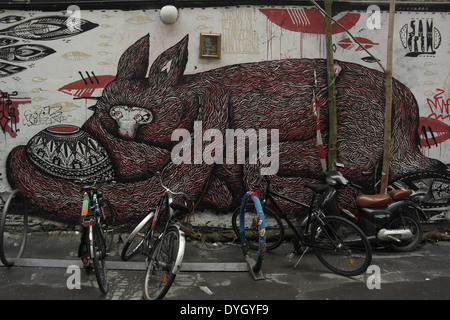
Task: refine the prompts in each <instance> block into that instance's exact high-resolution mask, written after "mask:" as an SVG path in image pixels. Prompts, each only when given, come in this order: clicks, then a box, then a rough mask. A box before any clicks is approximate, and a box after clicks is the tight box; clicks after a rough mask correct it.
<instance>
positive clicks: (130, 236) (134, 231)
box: [127, 211, 155, 241]
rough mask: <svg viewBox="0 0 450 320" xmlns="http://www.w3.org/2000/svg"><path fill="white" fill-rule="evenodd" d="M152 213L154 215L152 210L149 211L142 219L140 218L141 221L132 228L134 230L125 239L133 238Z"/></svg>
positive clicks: (151, 216)
mask: <svg viewBox="0 0 450 320" xmlns="http://www.w3.org/2000/svg"><path fill="white" fill-rule="evenodd" d="M154 215H155V212H154V211H152V212H150V213H149V214H148V215H147V216H146V217H145V218H144V219H142V221H141V222H139V224H138V225H137V226H136V228H134V230H133V231H132V232H131V233H130V235H129V236H128V238H127V241H128V240H131V239H133V238H134V237H135V236H136V234H137V233H138V232H139V231H140V230H141V229H142V228H143V227H144V225H145V224H146V223H147V222H148V221H149V220H150V219H152V218H153V216H154Z"/></svg>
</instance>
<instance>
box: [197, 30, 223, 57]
mask: <svg viewBox="0 0 450 320" xmlns="http://www.w3.org/2000/svg"><path fill="white" fill-rule="evenodd" d="M220 48H221V34H220V33H200V58H213V59H220Z"/></svg>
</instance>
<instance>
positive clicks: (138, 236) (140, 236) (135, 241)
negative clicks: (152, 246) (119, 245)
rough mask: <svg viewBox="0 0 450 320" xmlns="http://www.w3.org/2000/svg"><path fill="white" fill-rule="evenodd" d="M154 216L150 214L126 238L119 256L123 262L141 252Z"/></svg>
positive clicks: (152, 213)
mask: <svg viewBox="0 0 450 320" xmlns="http://www.w3.org/2000/svg"><path fill="white" fill-rule="evenodd" d="M154 214H155V213H154V212H150V213H149V214H148V215H147V216H146V217H145V218H144V219H143V220H142V221H141V222H140V223H139V224H138V225H137V226H136V228H134V230H133V231H132V232H131V233H130V235H129V236H128V238H127V241H126V242H125V245H124V246H123V249H122V253H121V255H120V257H121V258H122V260H123V261H127V260H129V259H131V258H132V257H133V256H134V255H135V254H136V253H138V252H139V251H140V250H141V248H142V244H143V243H144V238H145V236H146V234H147V232H148V230H149V229H150V227H151V226H152V223H153V216H154Z"/></svg>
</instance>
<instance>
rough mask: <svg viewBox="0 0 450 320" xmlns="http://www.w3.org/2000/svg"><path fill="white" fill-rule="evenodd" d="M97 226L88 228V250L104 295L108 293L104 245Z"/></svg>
mask: <svg viewBox="0 0 450 320" xmlns="http://www.w3.org/2000/svg"><path fill="white" fill-rule="evenodd" d="M101 232H102V231H101V230H100V228H99V226H98V225H96V224H95V225H90V226H89V250H90V255H91V258H92V260H93V261H94V271H95V277H96V278H97V283H98V287H99V289H100V291H101V292H102V293H103V294H106V292H107V291H108V281H107V278H106V265H105V257H106V245H105V240H104V238H103V235H102V234H101Z"/></svg>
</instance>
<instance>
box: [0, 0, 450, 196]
mask: <svg viewBox="0 0 450 320" xmlns="http://www.w3.org/2000/svg"><path fill="white" fill-rule="evenodd" d="M333 18H334V19H335V20H337V21H338V22H339V23H341V24H342V25H344V26H345V27H346V28H347V29H348V30H349V31H350V32H351V33H352V35H353V36H354V37H356V39H358V41H359V42H361V43H362V45H363V46H364V47H365V48H366V49H367V50H369V51H370V52H371V53H372V54H373V55H374V56H375V57H376V58H378V59H379V60H380V62H381V64H383V65H384V66H386V56H387V35H388V18H389V17H388V13H387V12H386V11H381V10H380V9H379V8H378V7H376V6H375V7H371V8H361V10H358V11H356V10H355V11H351V12H349V11H342V12H339V13H337V14H336V15H335V16H334V17H333ZM449 23H450V21H449V15H448V12H429V11H426V10H421V11H399V12H397V13H396V14H395V27H394V38H393V41H394V51H393V56H394V64H393V75H394V77H395V78H396V79H397V80H398V81H400V82H401V83H403V84H404V85H405V87H407V88H408V89H409V90H410V91H411V92H412V94H413V96H414V98H415V100H416V101H417V105H418V108H419V120H420V121H419V125H418V129H417V130H418V133H419V136H420V141H419V144H420V146H419V150H420V152H421V153H422V154H423V155H424V156H426V157H427V158H433V159H437V160H439V161H440V162H442V163H444V164H445V165H447V166H448V165H449V163H450V109H449V107H450V59H449V58H450V34H449V32H448V31H449V30H448V25H449ZM332 32H333V54H334V58H335V59H336V60H339V61H343V62H350V63H354V64H356V65H359V66H362V67H364V68H367V69H373V70H375V71H381V69H380V67H379V66H378V64H377V63H375V61H374V59H373V58H372V57H370V56H369V55H368V54H367V52H365V51H364V50H362V49H361V47H360V46H359V45H357V44H356V43H355V42H354V40H353V39H352V38H351V37H350V36H349V34H348V33H346V32H344V31H343V30H342V29H341V28H340V27H339V26H338V25H337V24H335V23H333V25H332ZM201 33H211V34H220V36H221V46H220V48H218V49H220V58H218V57H215V56H214V55H215V54H216V53H217V52H216V51H215V52H213V53H212V54H211V55H212V56H213V57H210V56H209V55H206V56H203V57H202V56H201V52H200V51H201V50H202V49H201V44H200V40H201V37H200V35H201ZM146 35H149V54H148V57H149V66H151V65H152V63H153V62H154V61H155V60H157V58H158V57H159V56H160V55H161V54H162V53H163V52H165V51H166V50H168V49H169V48H171V47H173V46H174V45H176V44H177V43H179V42H180V41H181V40H182V39H183V38H184V37H185V36H186V35H188V36H189V37H188V44H187V49H188V54H187V63H186V66H185V69H184V75H196V74H199V73H203V72H207V71H211V70H216V69H218V68H221V67H225V66H231V65H240V66H242V65H243V64H247V63H261V62H264V61H273V60H280V59H324V58H326V50H325V47H326V43H325V31H324V17H323V15H322V14H321V13H320V12H319V11H317V9H315V8H314V7H312V6H310V7H295V6H239V7H237V6H236V7H234V6H229V7H216V8H212V7H211V8H179V17H178V20H177V21H176V22H175V23H173V24H165V23H163V22H162V21H161V19H160V10H159V9H149V10H127V11H125V10H107V9H105V10H83V8H80V7H77V6H71V7H69V8H67V10H63V11H54V12H48V11H46V12H41V11H22V10H7V9H5V10H2V12H1V13H0V90H1V92H2V97H1V101H0V105H1V109H0V110H1V114H0V116H1V118H0V124H1V129H2V133H3V135H2V136H1V137H0V173H1V176H0V179H1V180H0V191H2V192H7V191H10V190H11V185H10V183H9V181H8V179H7V176H8V175H10V176H22V175H23V173H20V172H18V171H14V170H13V168H11V167H10V166H8V165H7V159H8V156H9V154H10V152H11V150H13V149H14V148H16V147H18V146H26V145H27V144H28V143H29V142H30V140H31V139H32V138H33V137H35V136H36V135H37V134H38V133H39V132H41V131H42V130H45V129H46V128H49V127H53V126H59V125H71V126H77V127H82V126H83V125H84V124H85V122H86V121H87V120H88V119H89V118H90V117H91V116H92V115H93V113H94V111H92V110H91V109H89V107H90V106H93V105H95V104H96V103H97V98H99V97H101V96H102V93H103V89H104V88H105V86H106V85H107V84H108V83H110V82H111V81H113V80H114V78H115V76H116V74H117V69H118V64H119V60H120V59H121V57H122V55H123V53H124V52H125V51H126V50H127V49H128V48H130V47H131V46H132V45H133V44H135V43H136V42H137V41H138V40H139V39H141V38H143V37H145V36H146ZM205 39H206V38H205ZM205 41H206V40H205ZM338 65H339V64H338ZM165 67H166V68H167V69H168V70H169V69H170V68H171V66H170V64H169V65H166V66H165ZM336 69H337V70H336V74H337V76H338V77H339V67H338V68H336ZM251 72H253V75H255V76H262V77H265V76H267V75H258V73H257V71H255V70H254V69H252V71H251ZM299 85H300V84H299ZM341 90H344V89H341ZM348 90H350V91H351V90H355V92H359V90H361V88H348ZM341 92H342V91H341ZM130 94H131V93H130ZM271 94H273V93H271ZM242 99H245V97H242ZM371 103H372V101H368V100H366V101H365V104H366V108H367V110H370V106H371ZM339 107H340V105H339V102H338V106H337V108H338V109H339ZM356 107H359V106H355V108H356ZM394 116H395V115H394ZM355 121H356V120H355ZM362 121H364V118H363V119H362ZM339 125H340V124H339V123H338V126H339ZM359 126H361V127H362V128H361V134H362V135H366V136H367V137H373V136H378V135H376V134H375V133H374V132H373V130H381V129H382V128H380V127H373V126H370V125H368V126H366V125H365V124H364V123H359ZM381 131H382V130H381ZM405 134H406V133H405ZM339 139H340V137H339V136H338V140H339ZM366 140H367V141H368V142H367V143H368V145H367V148H366V149H365V150H364V152H366V153H367V154H366V155H365V156H366V157H368V158H371V157H373V159H376V158H378V157H379V154H378V149H377V148H378V147H377V146H378V144H379V141H377V142H374V141H371V140H370V139H366ZM372 144H373V148H372ZM60 147H61V146H58V148H60ZM54 152H55V153H63V152H64V150H62V149H58V150H57V151H54ZM67 152H69V151H67ZM108 152H109V151H108ZM314 152H315V151H314ZM371 152H373V155H372V154H371ZM317 157H318V155H317ZM114 165H117V163H116V164H113V166H114ZM8 170H10V172H8ZM48 177H49V178H50V179H51V175H49V176H48ZM136 179H137V178H136V177H133V179H131V180H130V181H131V182H130V181H127V183H132V182H133V181H137V180H136ZM10 180H11V179H10ZM12 180H14V178H12ZM217 180H218V181H219V180H220V179H219V178H217ZM15 184H16V185H20V183H18V182H15ZM447 188H448V185H447ZM199 190H200V191H201V190H202V188H200V189H199ZM29 192H30V193H35V191H32V190H30V191H29ZM210 203H214V200H210Z"/></svg>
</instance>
